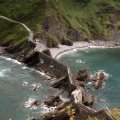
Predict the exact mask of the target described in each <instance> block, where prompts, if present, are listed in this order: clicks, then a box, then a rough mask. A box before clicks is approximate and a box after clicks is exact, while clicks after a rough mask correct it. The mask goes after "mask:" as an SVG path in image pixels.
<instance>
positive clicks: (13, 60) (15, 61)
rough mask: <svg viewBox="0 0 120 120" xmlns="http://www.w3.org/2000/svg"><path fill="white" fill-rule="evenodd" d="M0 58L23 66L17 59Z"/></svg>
mask: <svg viewBox="0 0 120 120" xmlns="http://www.w3.org/2000/svg"><path fill="white" fill-rule="evenodd" d="M0 57H1V58H3V59H5V60H7V61H11V62H13V63H16V64H19V65H21V64H22V63H21V62H19V61H17V60H15V59H12V58H8V57H4V56H0Z"/></svg>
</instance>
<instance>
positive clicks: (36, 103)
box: [30, 100, 40, 107]
mask: <svg viewBox="0 0 120 120" xmlns="http://www.w3.org/2000/svg"><path fill="white" fill-rule="evenodd" d="M39 105H40V100H35V101H33V102H32V103H31V105H30V106H31V107H33V106H36V107H37V106H39Z"/></svg>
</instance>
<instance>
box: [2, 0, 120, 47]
mask: <svg viewBox="0 0 120 120" xmlns="http://www.w3.org/2000/svg"><path fill="white" fill-rule="evenodd" d="M81 1H82V2H81ZM118 12H119V13H120V2H119V0H48V2H47V1H45V0H29V1H28V0H6V1H4V0H1V1H0V15H5V16H7V17H10V18H12V19H15V20H19V21H22V22H24V23H25V24H27V25H28V26H29V27H30V28H31V29H32V30H33V31H34V32H35V34H36V35H39V34H45V35H46V36H48V37H47V39H49V40H48V42H49V44H51V43H50V41H51V42H55V41H57V42H58V41H59V36H58V35H56V34H52V32H49V31H46V30H45V29H44V25H43V24H44V21H45V20H46V18H50V17H53V19H54V20H53V22H54V21H55V22H57V24H58V25H59V24H60V25H61V26H62V28H64V29H65V30H66V31H68V30H75V31H77V32H78V33H79V34H80V36H81V37H83V38H88V39H91V38H96V39H97V38H107V37H108V36H109V33H110V27H108V26H112V27H114V26H115V27H118V28H119V27H120V19H119V18H118V17H119V16H118V15H117V14H118ZM50 20H51V19H50ZM11 27H12V29H11ZM52 31H56V29H54V30H52ZM0 33H1V34H0V39H1V40H3V39H4V40H6V41H12V43H13V44H12V45H15V46H16V45H18V46H19V45H21V44H23V43H25V44H26V40H27V39H26V38H27V33H26V32H25V31H24V30H23V28H22V27H20V26H19V25H13V24H11V23H8V22H3V21H1V20H0ZM50 34H52V35H50ZM65 34H66V35H65V36H67V37H68V38H69V35H68V34H67V33H65ZM52 36H54V37H53V40H52ZM56 38H57V39H56ZM43 40H44V39H43ZM16 42H17V43H16Z"/></svg>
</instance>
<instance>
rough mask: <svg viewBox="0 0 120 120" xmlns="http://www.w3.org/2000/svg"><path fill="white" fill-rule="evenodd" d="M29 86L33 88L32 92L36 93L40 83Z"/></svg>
mask: <svg viewBox="0 0 120 120" xmlns="http://www.w3.org/2000/svg"><path fill="white" fill-rule="evenodd" d="M31 86H32V87H33V88H32V90H33V91H36V90H38V89H39V88H40V86H41V84H40V83H33V84H32V85H31Z"/></svg>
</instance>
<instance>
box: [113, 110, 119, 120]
mask: <svg viewBox="0 0 120 120" xmlns="http://www.w3.org/2000/svg"><path fill="white" fill-rule="evenodd" d="M111 112H112V115H113V116H114V117H115V118H116V119H117V120H120V108H115V109H113V110H112V111H111Z"/></svg>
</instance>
